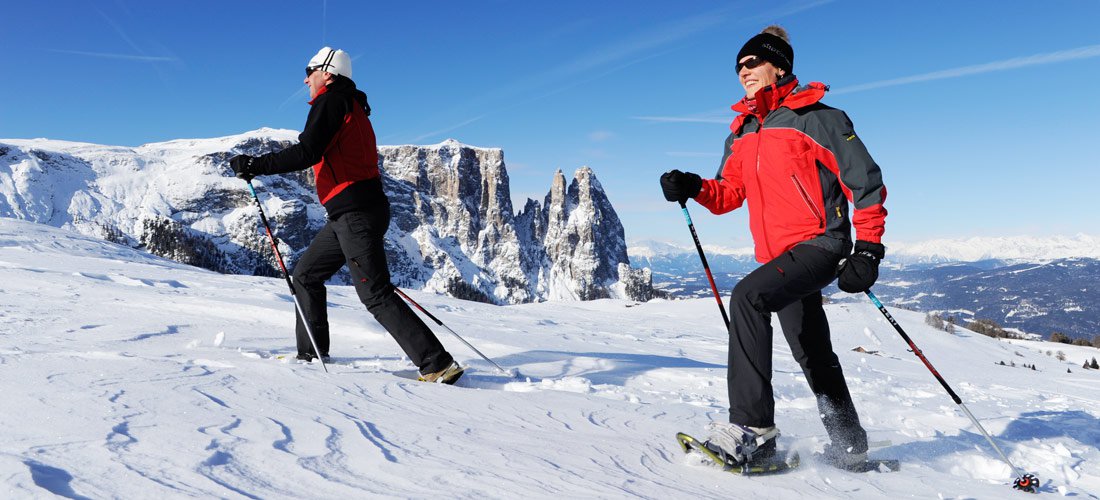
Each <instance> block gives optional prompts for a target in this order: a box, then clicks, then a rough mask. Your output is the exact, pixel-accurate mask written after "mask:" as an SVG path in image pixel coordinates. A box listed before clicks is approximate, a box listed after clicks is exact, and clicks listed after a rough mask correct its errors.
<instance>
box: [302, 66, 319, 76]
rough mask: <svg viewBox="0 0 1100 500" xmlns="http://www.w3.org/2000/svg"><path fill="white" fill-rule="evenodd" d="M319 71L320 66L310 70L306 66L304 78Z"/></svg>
mask: <svg viewBox="0 0 1100 500" xmlns="http://www.w3.org/2000/svg"><path fill="white" fill-rule="evenodd" d="M319 69H321V67H320V66H316V67H312V68H311V67H309V66H306V76H309V75H312V74H313V72H314V71H317V70H319Z"/></svg>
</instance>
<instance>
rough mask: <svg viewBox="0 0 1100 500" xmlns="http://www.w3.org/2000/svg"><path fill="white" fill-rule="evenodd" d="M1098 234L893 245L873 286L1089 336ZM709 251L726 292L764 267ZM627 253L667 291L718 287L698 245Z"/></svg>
mask: <svg viewBox="0 0 1100 500" xmlns="http://www.w3.org/2000/svg"><path fill="white" fill-rule="evenodd" d="M1094 241H1097V239H1096V238H1094V237H1090V236H1086V235H1078V236H1075V237H1051V238H1033V237H1021V238H971V239H967V240H955V241H951V240H938V241H933V242H925V243H920V244H912V245H908V244H897V245H893V244H892V245H889V246H888V247H887V253H886V260H885V261H884V264H883V267H882V269H881V270H880V277H879V280H878V283H877V284H876V285H875V288H874V290H875V294H876V295H878V296H879V297H880V298H881V299H883V300H884V301H887V302H889V303H891V304H897V305H903V306H905V307H908V308H911V309H914V310H917V311H923V312H939V313H942V314H943V315H945V316H951V317H954V318H956V319H958V320H959V321H960V322H966V321H971V320H974V319H991V320H993V321H996V322H997V323H999V324H1000V325H1001V326H1004V327H1007V328H1014V329H1017V330H1020V331H1022V332H1026V333H1031V334H1037V335H1041V336H1043V337H1049V336H1050V334H1052V333H1054V332H1059V333H1063V334H1066V335H1068V336H1070V337H1073V338H1080V339H1086V340H1090V339H1092V338H1093V337H1094V336H1095V335H1100V286H1097V283H1100V258H1096V257H1092V255H1095V254H1096V253H1097V248H1093V247H1091V246H1090V245H1091V243H1092V242H1094ZM705 251H706V252H707V261H708V263H709V264H710V268H711V271H712V273H713V274H714V277H715V282H716V284H717V285H718V288H719V290H721V291H722V292H723V294H724V295H728V293H729V291H730V290H731V289H732V288H733V286H734V285H735V284H736V283H737V281H738V280H740V279H741V278H742V277H744V275H745V274H747V273H749V272H751V271H752V270H754V269H756V268H757V267H758V266H759V264H758V263H757V262H756V261H755V259H754V258H753V256H752V254H751V249H735V250H731V249H725V248H721V247H706V248H705ZM629 252H630V255H631V259H632V261H633V262H635V263H636V264H638V265H645V266H648V267H649V268H650V269H652V271H653V276H654V278H653V279H654V283H655V286H656V287H657V288H659V289H661V290H664V291H667V292H669V293H673V294H675V295H677V296H682V297H701V296H709V295H710V294H711V293H712V292H711V290H710V285H709V282H708V281H707V279H706V277H705V275H704V274H703V270H702V265H701V263H700V261H699V256H698V254H697V252H696V250H695V248H694V246H691V247H687V246H684V245H680V244H675V243H663V242H656V243H654V242H634V243H633V244H631V245H630V247H629ZM994 256H996V257H1000V258H991V257H994ZM968 258H970V259H974V260H965V259H968ZM825 293H826V295H827V296H828V297H829V299H830V300H832V301H839V302H859V301H866V298H864V297H863V296H862V294H847V293H844V292H841V291H840V290H839V289H837V288H836V286H835V284H834V285H830V287H829V288H826V290H825ZM725 299H726V297H725V296H723V300H725Z"/></svg>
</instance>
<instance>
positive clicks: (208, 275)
mask: <svg viewBox="0 0 1100 500" xmlns="http://www.w3.org/2000/svg"><path fill="white" fill-rule="evenodd" d="M409 295H411V296H412V297H414V298H415V300H416V301H418V302H419V303H421V304H423V305H424V306H425V307H426V308H427V309H429V310H430V311H431V312H432V313H433V314H435V315H437V316H438V317H439V318H440V319H441V320H443V321H444V322H445V323H446V324H447V325H448V326H449V327H451V328H452V329H454V330H455V331H457V332H458V333H459V334H460V335H462V336H463V337H464V338H465V340H467V341H468V342H470V343H471V344H472V345H474V346H476V347H477V348H478V349H479V350H481V351H482V352H483V353H484V354H485V355H486V356H488V357H490V358H491V359H493V360H494V361H495V362H497V363H499V364H500V365H501V366H503V367H504V368H505V369H506V370H507V371H509V372H510V374H509V375H507V376H506V375H502V374H499V373H497V372H496V371H494V370H493V368H492V367H491V366H490V365H489V364H488V363H486V362H485V361H483V360H482V359H481V358H480V357H479V356H477V355H475V353H473V352H472V351H470V350H469V349H468V348H466V347H465V346H463V345H462V344H460V343H459V342H458V341H457V340H456V339H454V338H453V337H452V336H450V335H449V334H448V333H446V332H443V331H437V334H438V335H440V340H441V341H442V342H443V343H444V345H446V346H447V348H448V349H449V350H450V351H451V352H452V353H453V354H454V355H455V358H456V359H457V360H459V361H460V362H461V363H463V364H464V365H466V366H467V373H466V375H465V376H464V377H463V378H462V380H460V381H459V384H458V385H457V386H454V387H449V386H441V385H435V384H426V383H421V382H416V381H414V380H410V379H409V378H407V377H410V376H412V374H413V373H415V371H414V370H415V368H414V367H413V366H412V365H411V364H410V363H409V361H408V360H407V359H405V358H404V357H403V356H402V353H401V350H400V348H399V347H398V346H397V343H396V342H394V341H393V339H392V338H390V337H389V336H388V335H387V334H386V332H385V330H383V329H382V327H381V326H379V325H378V324H377V323H375V322H374V321H373V320H371V319H370V314H369V313H367V312H366V311H364V310H363V307H362V304H360V303H359V301H358V298H357V297H356V295H355V291H354V290H353V289H352V288H351V287H349V286H333V287H330V290H329V295H328V300H329V302H330V307H329V311H330V313H329V321H330V323H331V324H332V351H331V352H332V354H333V356H335V358H334V359H333V360H332V362H331V363H330V364H329V366H328V372H325V371H323V370H321V367H320V366H318V365H317V364H296V363H294V362H288V361H287V360H285V359H279V357H278V356H279V355H281V354H286V353H291V354H293V352H294V333H293V330H294V326H293V325H294V312H293V311H294V307H293V305H291V302H290V298H289V297H288V296H287V291H286V284H285V283H284V282H283V281H282V280H281V279H278V278H266V277H255V276H242V275H225V274H217V273H214V272H210V271H205V270H202V269H199V268H195V267H191V266H186V265H183V264H179V263H177V262H172V261H169V260H166V259H162V258H159V257H155V256H152V255H150V254H148V253H146V252H142V251H138V250H135V249H132V248H130V247H128V246H124V245H116V244H112V243H109V242H105V241H103V240H102V239H99V238H94V237H89V236H83V235H79V234H76V233H74V232H72V231H67V230H61V229H57V228H55V227H50V226H46V225H43V224H33V223H29V222H26V221H18V220H13V219H8V218H0V394H3V399H4V405H5V406H4V408H5V409H4V410H3V411H0V429H3V439H0V497H3V498H5V499H16V500H22V499H39V498H71V499H83V498H172V499H174V498H231V499H238V498H239V499H248V498H264V499H268V498H271V499H284V498H285V499H297V498H311V499H312V498H317V499H329V498H425V499H426V498H440V497H447V498H470V499H475V498H476V499H497V498H500V499H514V498H523V499H574V498H585V499H587V498H600V499H604V498H607V499H619V498H641V499H660V500H669V499H673V500H679V499H685V500H688V499H699V498H769V499H770V498H779V499H788V498H792V499H844V500H864V499H876V500H877V499H882V498H891V499H893V498H932V499H936V498H938V499H943V500H953V499H960V500H961V499H975V498H976V499H1002V498H1008V499H1011V498H1020V499H1022V498H1025V497H1023V496H1021V495H1023V494H1022V493H1017V492H1014V491H1013V490H1012V487H1011V481H1012V479H1013V477H1014V473H1013V472H1012V470H1011V469H1010V468H1009V466H1008V465H1006V464H1005V462H1003V461H1002V460H1001V459H1000V458H998V456H997V454H996V452H994V451H993V449H992V448H990V446H989V443H988V442H986V440H985V439H984V438H983V437H982V435H981V433H980V432H979V431H978V429H977V428H975V427H974V426H973V425H972V424H971V423H970V420H969V419H968V417H967V416H966V415H965V414H964V413H963V412H962V410H961V409H960V408H959V407H958V406H956V405H955V404H953V402H952V400H951V398H950V397H949V396H948V395H947V393H946V392H945V391H944V390H943V388H942V387H940V385H939V383H937V382H936V379H935V378H933V376H932V375H931V374H930V373H929V371H928V370H927V369H926V368H925V366H924V365H923V364H922V363H921V362H920V361H919V360H918V359H917V357H915V356H914V355H913V353H911V352H909V350H908V349H909V346H908V344H906V343H905V342H904V341H902V339H901V338H899V336H898V335H897V333H896V332H895V331H894V330H893V328H892V327H891V326H890V324H889V323H887V322H886V321H885V319H884V318H883V316H882V315H881V314H880V313H879V312H878V311H877V310H876V309H875V308H874V307H873V306H872V305H871V304H870V303H861V304H837V303H831V304H827V305H826V306H825V308H826V310H827V313H828V315H829V318H830V324H831V330H832V338H833V346H834V347H835V349H836V353H837V356H838V357H839V360H840V362H841V364H842V365H843V367H844V373H845V376H846V378H847V381H848V386H849V388H850V389H851V393H852V397H853V399H854V400H855V403H856V406H857V408H858V410H859V416H860V421H861V422H862V423H863V425H864V426H865V427H866V429H867V431H868V433H869V437H870V439H871V440H872V441H876V442H879V443H880V445H881V446H877V447H875V448H874V449H872V450H871V456H872V457H881V458H895V459H898V460H900V461H901V470H900V471H898V472H891V473H885V472H869V473H863V474H857V473H851V472H845V471H840V470H837V469H834V468H832V467H830V466H828V465H825V464H824V463H822V462H820V461H818V460H815V459H814V458H813V453H814V452H820V451H821V450H822V448H823V447H824V445H825V444H826V443H827V442H828V436H827V435H826V433H825V430H824V428H823V427H822V425H821V421H820V419H819V417H818V410H817V405H816V403H815V399H814V396H813V394H812V392H811V391H810V388H809V386H808V384H807V382H806V378H805V376H804V375H803V374H802V371H801V370H800V369H799V367H798V365H797V363H796V362H795V361H794V359H793V358H792V357H791V352H790V349H789V347H788V346H787V345H786V342H785V340H784V339H783V336H782V335H776V336H775V337H774V339H773V341H774V345H773V350H774V353H775V354H774V362H773V363H774V366H773V372H774V376H773V380H772V384H773V387H774V392H775V399H776V405H775V408H776V424H777V426H778V427H779V428H780V430H781V431H782V436H781V437H780V438H779V444H780V446H781V447H782V448H783V449H788V450H793V451H796V452H798V453H800V454H801V456H802V459H803V460H802V465H801V466H800V467H799V468H798V469H796V470H794V471H791V472H789V473H786V474H783V475H780V476H761V477H749V478H745V477H737V476H734V475H731V474H729V473H726V472H723V471H721V470H720V469H718V468H715V467H711V466H707V465H704V464H702V462H701V461H700V460H698V459H697V458H694V457H693V455H685V454H684V453H682V452H681V450H680V448H679V447H678V446H677V444H676V442H675V441H674V439H673V436H674V435H675V433H676V432H681V431H683V432H688V433H691V434H698V435H701V436H706V426H707V424H708V423H709V422H711V421H724V420H725V419H727V418H728V412H727V408H726V407H727V405H728V399H727V392H726V362H727V358H726V348H727V336H726V334H725V332H724V331H723V328H722V324H721V318H720V317H719V315H718V312H717V311H715V310H714V300H713V299H710V298H705V299H688V300H661V299H657V300H651V301H649V302H646V303H641V304H639V303H636V302H634V301H627V300H618V299H603V300H595V301H583V302H582V301H551V302H542V303H533V304H521V305H514V306H504V307H502V306H494V305H488V304H482V303H476V302H471V301H465V300H459V299H455V298H451V297H445V296H440V295H436V294H433V293H424V292H421V291H417V290H410V291H409ZM887 307H889V308H890V310H891V313H892V314H893V316H894V317H895V318H896V320H897V321H898V322H899V323H901V324H902V325H903V326H904V328H905V330H906V331H907V332H908V334H909V335H910V336H911V337H912V339H913V340H914V341H915V342H916V344H917V345H918V346H919V347H920V349H921V350H922V351H923V353H924V354H925V355H926V356H927V357H928V359H930V360H931V362H932V363H933V364H934V365H935V367H936V369H937V370H938V371H939V373H940V374H941V375H942V376H943V377H944V378H945V379H946V380H947V381H948V382H949V383H950V384H951V386H952V387H953V389H954V390H955V391H956V392H957V393H958V395H959V396H960V397H961V398H962V400H963V401H965V402H966V405H967V407H968V408H969V410H970V411H971V412H972V413H973V414H974V416H975V418H976V419H978V420H979V421H980V422H981V423H982V425H983V427H984V428H985V429H986V430H988V432H989V433H990V434H991V435H992V438H993V439H994V440H995V441H996V442H997V443H998V446H1000V447H1001V449H1002V450H1003V451H1004V452H1005V453H1006V455H1007V456H1008V458H1009V460H1011V461H1012V463H1013V464H1014V465H1015V466H1016V467H1018V468H1020V469H1022V470H1023V471H1026V472H1033V473H1036V474H1038V476H1039V477H1040V479H1041V480H1042V481H1043V486H1042V488H1041V497H1042V496H1043V495H1045V496H1047V497H1049V495H1059V498H1061V497H1069V498H1073V499H1094V498H1097V492H1100V401H1098V397H1097V391H1096V387H1097V385H1098V384H1100V371H1098V370H1086V369H1084V368H1082V363H1083V362H1085V361H1091V360H1092V359H1093V358H1096V357H1100V350H1097V349H1095V348H1092V347H1082V346H1071V345H1062V344H1052V343H1049V342H1036V341H1023V340H998V339H992V338H988V337H985V336H982V335H978V334H975V333H973V332H971V331H969V330H966V329H963V328H959V329H957V330H956V331H955V333H954V334H949V333H946V332H944V331H940V330H936V329H934V328H933V327H931V326H927V325H925V324H924V316H923V314H919V313H914V312H911V311H906V310H904V309H901V308H894V306H893V305H892V304H887ZM1090 464H1091V465H1090Z"/></svg>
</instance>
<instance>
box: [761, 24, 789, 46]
mask: <svg viewBox="0 0 1100 500" xmlns="http://www.w3.org/2000/svg"><path fill="white" fill-rule="evenodd" d="M761 33H767V34H769V35H775V36H777V37H779V38H782V39H783V41H784V42H787V44H790V43H791V37H790V36H788V35H787V30H785V29H783V27H782V26H780V25H778V24H773V25H771V26H768V27H767V28H764V30H763V31H761Z"/></svg>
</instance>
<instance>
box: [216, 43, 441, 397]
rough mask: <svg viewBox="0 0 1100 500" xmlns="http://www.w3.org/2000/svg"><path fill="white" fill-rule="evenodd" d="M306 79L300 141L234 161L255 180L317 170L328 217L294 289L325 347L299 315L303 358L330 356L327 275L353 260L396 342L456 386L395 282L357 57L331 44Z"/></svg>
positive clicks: (367, 296) (371, 305)
mask: <svg viewBox="0 0 1100 500" xmlns="http://www.w3.org/2000/svg"><path fill="white" fill-rule="evenodd" d="M304 83H305V84H306V85H308V86H309V97H310V101H309V104H310V106H311V108H310V110H309V117H307V118H306V125H305V129H304V130H302V133H301V135H299V136H298V144H295V145H293V146H290V147H288V148H286V149H283V150H282V151H280V152H278V153H269V154H266V155H263V156H259V157H251V156H247V155H241V156H237V157H234V158H233V159H232V160H230V165H231V166H232V168H233V170H234V172H236V175H237V176H238V177H241V178H243V179H246V180H248V179H251V178H253V177H255V176H257V175H270V174H281V173H286V172H292V171H296V170H302V169H305V168H308V167H313V176H314V180H315V181H316V185H317V197H318V198H319V199H320V201H321V204H322V205H324V207H325V210H326V212H327V213H328V223H327V224H325V226H324V227H323V228H321V231H320V232H318V233H317V235H316V236H315V237H314V238H313V241H312V242H311V243H310V245H309V248H307V249H306V251H305V253H303V254H302V256H301V258H299V259H298V262H297V263H296V264H295V266H294V271H293V286H294V289H295V294H296V295H298V296H299V298H300V299H301V305H302V310H303V311H305V315H306V316H307V318H305V319H306V320H307V321H309V324H310V327H311V330H312V332H313V335H314V337H315V340H316V341H317V348H318V349H320V350H321V352H320V353H315V352H313V346H312V344H311V342H310V341H309V336H308V333H307V332H306V328H305V325H304V324H303V323H302V321H303V318H301V317H298V320H297V325H296V329H295V332H296V336H297V344H298V359H301V360H306V361H309V360H312V359H313V358H315V357H317V355H318V354H320V356H322V357H327V356H328V348H329V325H328V312H327V310H326V299H325V297H326V292H325V281H327V280H328V279H329V278H331V277H332V275H333V274H335V273H336V272H337V271H339V270H340V268H342V267H344V265H345V264H346V265H347V266H348V268H349V271H350V272H351V276H352V279H353V280H354V282H355V291H356V292H357V293H358V295H359V299H360V300H362V301H363V304H365V305H366V306H367V309H368V310H369V311H370V312H371V314H373V315H374V317H375V319H377V320H378V322H379V323H381V324H382V326H383V327H385V328H386V330H387V331H389V332H390V334H391V335H393V338H394V339H396V340H397V343H398V344H399V345H400V346H401V348H402V349H403V350H404V351H405V353H406V354H407V355H408V356H409V359H410V360H412V362H413V363H415V364H416V366H417V367H418V368H419V369H420V373H421V375H422V378H423V379H425V380H429V381H433V382H435V381H440V382H447V383H453V382H454V381H455V380H457V379H458V377H459V376H461V374H462V369H461V368H460V367H459V366H458V364H457V363H455V361H454V359H453V358H452V357H451V355H450V354H449V353H448V352H447V351H446V349H444V348H443V345H442V344H441V343H440V342H439V339H437V338H436V336H435V334H433V333H432V331H431V330H430V329H429V328H428V327H427V325H425V324H424V322H423V321H422V320H421V319H420V318H419V317H417V316H416V314H415V313H413V311H412V309H410V308H409V306H408V305H406V304H405V303H404V302H403V301H402V300H401V298H400V297H398V296H397V294H396V293H395V292H394V287H393V284H392V283H391V282H390V273H389V269H388V267H387V264H386V252H385V239H384V237H385V234H386V229H387V228H388V227H389V223H390V204H389V200H388V199H387V198H386V194H385V192H384V191H383V190H382V177H381V174H380V173H379V171H378V149H377V147H376V144H375V138H374V129H373V128H372V127H371V122H370V118H368V116H369V115H370V106H368V105H367V95H366V94H364V93H363V92H362V91H360V90H358V89H356V88H355V82H353V81H352V80H351V58H350V57H348V55H347V53H346V52H344V51H342V50H333V49H331V48H329V47H325V48H322V49H321V50H320V51H319V52H318V53H317V55H315V56H314V57H313V59H311V60H310V61H309V64H308V65H307V66H306V78H305V82H304Z"/></svg>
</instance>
